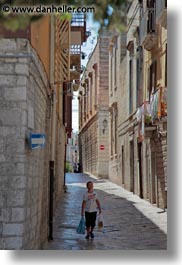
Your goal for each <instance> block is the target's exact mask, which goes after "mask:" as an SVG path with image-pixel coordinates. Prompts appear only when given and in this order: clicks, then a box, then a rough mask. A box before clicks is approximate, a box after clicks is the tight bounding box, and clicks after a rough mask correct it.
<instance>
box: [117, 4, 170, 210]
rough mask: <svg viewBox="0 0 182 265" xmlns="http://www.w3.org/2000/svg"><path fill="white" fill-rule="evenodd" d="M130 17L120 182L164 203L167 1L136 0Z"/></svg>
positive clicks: (120, 130)
mask: <svg viewBox="0 0 182 265" xmlns="http://www.w3.org/2000/svg"><path fill="white" fill-rule="evenodd" d="M127 21H128V22H127V27H128V30H127V43H126V47H127V55H126V58H124V60H125V62H126V67H127V69H126V79H125V81H124V80H123V84H124V86H121V89H122V91H123V93H122V100H121V103H120V104H121V106H122V110H121V109H120V111H119V113H118V117H119V123H118V142H119V143H120V144H121V146H120V147H119V150H120V151H119V157H120V159H119V161H118V163H119V168H120V174H121V175H120V174H119V175H118V178H119V180H118V181H119V182H120V181H121V179H122V185H123V186H124V187H125V188H126V189H128V190H129V191H131V192H134V193H136V194H138V195H139V196H140V197H142V198H144V199H146V200H149V201H150V202H151V203H153V204H156V205H157V206H158V207H161V208H166V207H167V196H166V195H167V194H166V193H167V172H166V168H167V101H166V100H167V30H166V2H165V1H133V2H132V4H131V6H130V8H129V10H128V14H127ZM122 71H123V67H122V64H121V72H122ZM123 109H124V112H123Z"/></svg>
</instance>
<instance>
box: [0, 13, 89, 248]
mask: <svg viewBox="0 0 182 265" xmlns="http://www.w3.org/2000/svg"><path fill="white" fill-rule="evenodd" d="M75 16H76V15H75ZM75 16H74V19H73V20H72V21H70V20H66V19H64V20H63V19H60V18H59V17H56V16H43V17H42V18H41V19H39V20H37V21H36V22H32V23H30V25H28V26H27V28H26V29H25V30H17V31H15V32H11V31H9V30H6V29H5V28H3V29H2V28H1V29H0V30H1V34H2V36H1V37H2V38H1V39H0V136H1V139H0V169H1V170H0V184H1V185H0V249H41V248H42V246H43V245H44V244H45V242H46V241H47V240H48V239H50V240H51V239H53V228H54V227H53V215H54V211H55V209H56V206H57V202H58V201H59V199H60V197H61V194H62V192H64V188H65V178H64V174H65V162H66V152H65V148H66V144H67V137H69V135H70V134H71V131H72V128H71V127H72V124H71V101H72V82H73V79H74V78H73V76H70V66H71V63H72V62H73V60H74V64H75V65H76V66H77V69H79V70H80V61H81V59H80V56H81V53H77V54H76V55H75V54H73V55H71V51H70V50H71V44H73V45H75V42H76V43H77V45H78V46H79V47H80V46H81V43H82V42H83V41H86V31H85V30H86V24H85V17H84V16H82V17H81V18H80V17H79V19H78V21H79V23H81V25H80V24H79V23H78V21H77V17H75ZM75 21H76V22H75ZM80 21H81V22H80ZM71 22H72V26H71ZM43 29H44V30H43ZM71 32H74V34H73V35H72V34H71ZM70 36H71V37H70ZM74 36H76V38H78V39H79V40H75V38H74ZM73 57H74V58H73ZM79 75H80V71H78V73H77V77H79ZM31 133H41V134H45V135H46V138H45V139H46V145H45V148H44V149H38V148H37V149H31V148H30V134H31Z"/></svg>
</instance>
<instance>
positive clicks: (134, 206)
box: [44, 174, 167, 250]
mask: <svg viewBox="0 0 182 265" xmlns="http://www.w3.org/2000/svg"><path fill="white" fill-rule="evenodd" d="M88 180H92V181H93V182H94V189H95V191H96V192H97V194H98V196H99V198H100V201H101V205H102V212H103V216H104V225H105V226H104V230H103V231H102V232H100V231H99V230H98V229H97V227H96V229H95V232H94V234H95V238H94V240H86V239H85V235H79V234H77V233H76V227H77V225H78V223H79V221H80V217H81V216H80V213H81V203H82V196H83V194H84V192H85V191H86V187H85V186H86V182H87V181H88ZM66 184H67V188H68V189H67V193H65V194H64V195H63V197H62V198H61V201H60V204H59V207H58V208H57V210H56V214H55V217H54V233H53V238H54V240H53V241H50V242H48V243H47V244H46V245H45V247H44V248H45V249H52V250H53V249H60V250H167V213H166V212H164V211H163V210H162V209H160V208H157V207H155V206H153V205H152V204H150V203H149V202H147V201H145V200H143V199H140V198H139V197H138V196H136V195H134V194H132V193H131V192H128V191H126V190H125V189H123V188H122V187H120V186H117V185H116V184H113V183H111V182H110V181H108V180H100V179H97V178H95V177H94V176H91V175H88V174H67V175H66Z"/></svg>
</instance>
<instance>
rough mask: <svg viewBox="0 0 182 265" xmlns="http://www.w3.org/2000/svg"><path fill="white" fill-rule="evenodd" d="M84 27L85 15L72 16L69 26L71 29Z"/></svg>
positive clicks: (76, 14)
mask: <svg viewBox="0 0 182 265" xmlns="http://www.w3.org/2000/svg"><path fill="white" fill-rule="evenodd" d="M84 25H85V15H84V14H79V13H75V14H72V19H71V26H73V27H84Z"/></svg>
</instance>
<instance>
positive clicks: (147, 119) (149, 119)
mask: <svg viewBox="0 0 182 265" xmlns="http://www.w3.org/2000/svg"><path fill="white" fill-rule="evenodd" d="M145 126H152V117H151V116H150V115H145Z"/></svg>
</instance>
